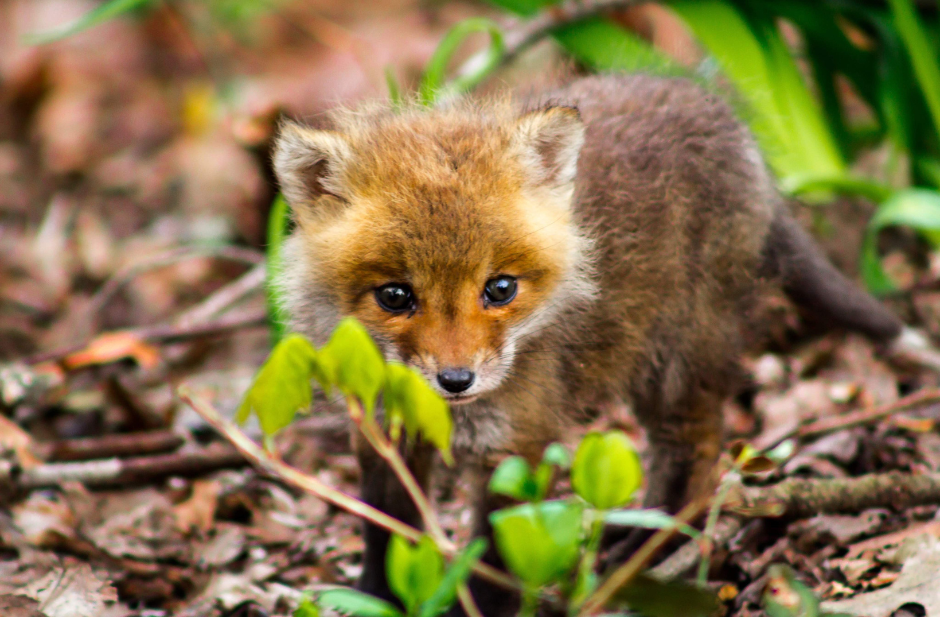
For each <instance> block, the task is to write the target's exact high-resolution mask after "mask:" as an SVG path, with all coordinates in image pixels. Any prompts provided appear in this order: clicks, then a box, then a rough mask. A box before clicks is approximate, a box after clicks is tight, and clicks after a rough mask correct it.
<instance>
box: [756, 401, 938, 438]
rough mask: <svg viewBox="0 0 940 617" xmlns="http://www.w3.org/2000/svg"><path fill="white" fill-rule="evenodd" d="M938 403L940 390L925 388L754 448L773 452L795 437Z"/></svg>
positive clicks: (820, 421) (792, 431) (850, 425)
mask: <svg viewBox="0 0 940 617" xmlns="http://www.w3.org/2000/svg"><path fill="white" fill-rule="evenodd" d="M937 401H940V388H924V389H922V390H918V391H917V392H914V393H913V394H909V395H907V396H905V397H903V398H900V399H898V400H896V401H894V402H893V403H888V404H886V405H881V406H878V407H872V408H871V409H856V410H853V411H850V412H848V413H844V414H841V415H838V416H831V417H828V418H822V419H820V420H816V421H815V422H810V423H809V424H804V425H802V426H798V427H796V428H795V429H793V430H791V431H789V432H788V433H787V434H786V435H783V436H782V437H776V438H774V439H773V441H771V442H770V443H767V444H766V445H765V444H763V443H761V441H760V440H755V443H754V447H755V448H757V449H759V450H762V451H767V450H772V449H774V448H775V447H777V446H778V445H780V444H781V443H782V442H784V441H786V440H787V439H792V438H794V437H799V438H800V439H808V438H810V437H819V436H820V435H825V434H828V433H833V432H835V431H838V430H842V429H846V428H852V427H855V426H861V425H863V424H869V423H871V422H876V421H878V420H881V419H882V418H885V417H887V416H890V415H891V414H893V413H896V412H898V411H902V410H905V409H908V408H910V407H916V406H919V405H924V404H927V403H935V402H937Z"/></svg>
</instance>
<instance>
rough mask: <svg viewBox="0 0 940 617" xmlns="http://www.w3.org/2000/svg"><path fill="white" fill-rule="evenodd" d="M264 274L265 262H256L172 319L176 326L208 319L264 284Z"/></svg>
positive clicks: (189, 324)
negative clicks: (246, 270)
mask: <svg viewBox="0 0 940 617" xmlns="http://www.w3.org/2000/svg"><path fill="white" fill-rule="evenodd" d="M265 274H266V270H265V264H263V263H260V264H258V265H257V266H255V267H254V268H252V269H251V270H249V271H248V272H246V273H245V274H243V275H242V276H240V277H239V278H237V279H235V280H234V281H232V282H231V283H229V284H228V285H225V286H224V287H222V288H221V289H218V290H216V291H215V292H214V293H213V294H212V295H211V296H209V297H208V298H206V299H205V300H203V301H202V302H200V303H199V304H197V305H196V306H194V307H192V308H190V309H187V310H186V311H185V312H184V313H183V314H182V315H180V316H179V317H177V318H176V319H175V320H174V323H175V324H176V325H178V326H192V325H194V324H197V323H201V322H206V321H209V320H210V319H212V318H213V317H215V316H216V315H219V314H220V313H223V312H225V311H226V310H228V309H229V308H230V307H231V306H232V305H234V304H235V303H236V302H238V301H239V300H241V299H242V298H244V297H245V296H247V295H248V294H250V293H251V292H253V291H255V290H257V289H260V288H261V287H262V286H263V285H264V278H265Z"/></svg>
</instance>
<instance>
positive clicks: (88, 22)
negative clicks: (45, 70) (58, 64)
mask: <svg viewBox="0 0 940 617" xmlns="http://www.w3.org/2000/svg"><path fill="white" fill-rule="evenodd" d="M154 2H155V0H109V1H108V2H105V3H103V4H100V5H98V6H97V7H95V8H93V9H92V10H90V11H88V12H87V13H85V14H84V15H82V16H81V17H79V18H78V19H77V20H75V21H74V22H72V23H71V24H68V25H66V26H63V27H62V28H58V29H56V30H53V31H51V32H44V33H39V34H31V35H29V36H27V37H26V43H27V44H29V45H41V44H43V43H51V42H53V41H58V40H61V39H64V38H66V37H69V36H72V35H73V34H78V33H79V32H81V31H82V30H87V29H88V28H92V27H94V26H97V25H98V24H101V23H104V22H106V21H108V20H109V19H114V18H115V17H118V16H120V15H122V14H124V13H128V12H130V11H132V10H134V9H136V8H139V7H142V6H145V5H147V4H153V3H154Z"/></svg>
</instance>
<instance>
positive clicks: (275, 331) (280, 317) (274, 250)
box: [265, 193, 290, 344]
mask: <svg viewBox="0 0 940 617" xmlns="http://www.w3.org/2000/svg"><path fill="white" fill-rule="evenodd" d="M289 226H290V206H289V205H287V200H286V199H284V196H283V195H281V194H280V193H278V195H277V197H275V198H274V202H273V203H272V204H271V213H270V214H269V215H268V232H267V235H268V248H267V253H266V256H265V260H266V263H267V272H266V276H265V294H266V298H267V307H268V320H269V321H270V322H271V339H272V342H273V343H274V344H277V342H278V341H280V340H281V339H282V338H284V335H285V334H286V333H287V313H286V311H285V310H284V308H283V306H282V304H283V303H282V300H281V299H280V297H279V292H278V289H277V287H275V283H274V281H276V280H277V277H278V275H279V274H280V272H281V266H282V263H281V248H282V245H283V244H284V239H285V238H286V236H287V231H288V227H289Z"/></svg>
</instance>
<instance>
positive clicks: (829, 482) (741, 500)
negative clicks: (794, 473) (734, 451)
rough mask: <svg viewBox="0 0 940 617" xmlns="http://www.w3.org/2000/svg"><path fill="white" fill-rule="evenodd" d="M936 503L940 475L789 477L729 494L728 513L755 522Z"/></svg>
mask: <svg viewBox="0 0 940 617" xmlns="http://www.w3.org/2000/svg"><path fill="white" fill-rule="evenodd" d="M937 503H940V473H925V474H904V473H900V472H892V473H885V474H871V475H867V476H861V477H858V478H822V479H813V480H803V479H796V478H790V479H787V480H784V481H783V482H780V483H779V484H774V485H772V486H759V487H758V486H743V485H737V486H736V487H734V488H733V489H732V491H731V493H730V494H729V495H728V499H727V502H726V509H727V510H728V511H730V512H735V513H737V514H742V515H744V516H752V517H761V516H766V517H780V516H787V517H793V518H805V517H809V516H815V515H816V514H850V513H857V512H861V511H863V510H867V509H869V508H894V509H895V510H902V509H904V508H909V507H911V506H920V505H930V504H937Z"/></svg>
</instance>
